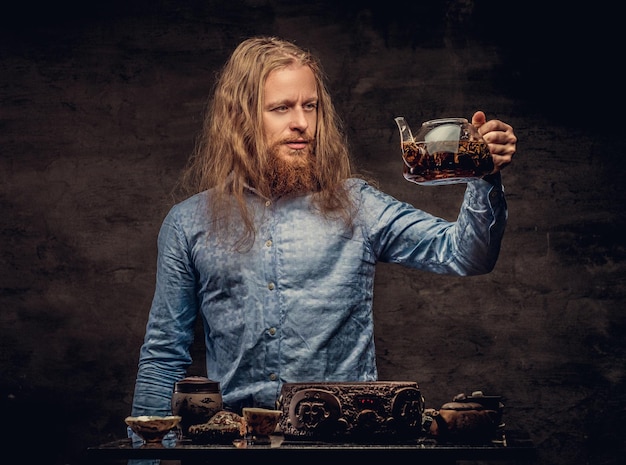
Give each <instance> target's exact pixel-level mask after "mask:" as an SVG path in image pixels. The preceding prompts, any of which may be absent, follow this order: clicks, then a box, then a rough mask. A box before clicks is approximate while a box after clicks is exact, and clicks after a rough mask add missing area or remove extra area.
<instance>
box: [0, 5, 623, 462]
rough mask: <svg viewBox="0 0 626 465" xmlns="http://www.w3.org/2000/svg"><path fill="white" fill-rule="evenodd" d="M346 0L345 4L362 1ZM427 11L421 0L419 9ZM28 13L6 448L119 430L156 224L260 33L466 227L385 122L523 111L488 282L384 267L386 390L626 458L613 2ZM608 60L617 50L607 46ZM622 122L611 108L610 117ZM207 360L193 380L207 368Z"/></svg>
mask: <svg viewBox="0 0 626 465" xmlns="http://www.w3.org/2000/svg"><path fill="white" fill-rule="evenodd" d="M350 3H352V2H350ZM422 3H424V4H422ZM503 3H505V2H496V1H494V0H476V1H472V0H456V1H430V2H408V1H407V2H402V1H399V2H382V1H374V0H361V1H360V2H358V4H357V5H356V6H349V5H348V4H347V2H346V4H344V3H341V2H337V1H313V2H304V1H291V2H287V1H282V0H229V1H217V0H205V1H192V2H175V1H173V0H170V1H168V0H161V1H148V0H135V1H126V2H123V1H121V0H113V1H109V2H77V1H68V0H66V1H60V2H46V3H44V2H32V1H31V2H22V3H20V4H19V5H14V8H13V9H12V11H8V10H7V11H4V12H3V16H2V19H0V26H1V27H0V151H1V152H0V206H1V210H0V213H1V215H0V237H1V238H2V240H1V242H0V257H1V262H2V267H1V268H0V309H1V312H0V322H1V324H0V349H1V350H0V395H1V398H0V412H2V414H3V415H2V416H3V418H2V421H0V423H1V424H2V436H1V437H2V438H3V439H4V443H5V445H10V446H14V447H15V448H16V449H17V450H19V451H21V453H22V457H23V460H21V461H20V462H21V463H30V462H29V457H30V453H31V452H34V451H41V450H45V451H46V456H47V457H48V462H49V463H54V464H57V463H58V464H73V463H78V462H79V461H80V459H81V457H82V453H83V451H84V450H85V448H86V447H88V446H90V445H95V444H98V443H102V442H105V441H108V440H112V439H117V438H121V437H123V436H124V434H125V427H124V424H123V419H124V417H125V416H126V415H127V414H128V413H129V411H130V403H131V396H132V389H133V381H134V375H135V371H136V363H137V356H138V349H139V346H140V344H141V341H142V337H143V331H144V325H145V322H146V318H147V312H148V308H149V305H150V302H151V298H152V292H153V281H154V268H155V267H154V262H155V255H156V248H155V244H156V235H157V231H158V228H159V226H160V222H161V220H162V218H163V216H164V215H165V213H166V211H167V210H168V209H169V207H170V206H171V203H172V199H171V197H170V192H171V189H172V188H173V187H174V183H175V181H176V178H177V175H178V174H179V172H180V169H181V167H182V166H183V164H184V161H185V159H186V157H187V156H188V154H189V153H190V151H191V149H192V147H193V143H194V139H195V137H196V135H197V133H198V131H199V129H200V123H201V119H202V113H203V110H204V105H205V102H206V98H207V96H208V95H209V93H210V89H211V87H212V84H213V77H214V74H215V72H216V70H217V69H218V68H219V67H220V66H221V64H222V63H223V62H224V60H225V58H226V57H227V56H228V54H229V53H230V52H231V51H232V49H233V48H234V46H235V45H236V44H237V43H238V42H239V41H240V40H241V39H243V38H245V37H248V36H250V35H253V34H276V35H280V36H283V37H285V38H289V39H294V40H296V41H298V42H299V43H300V44H302V45H303V46H305V47H308V48H311V49H312V50H314V51H315V52H316V53H318V54H319V55H320V56H321V57H322V60H323V63H324V64H325V67H326V71H327V74H328V76H329V80H330V87H331V90H332V92H333V93H334V95H335V102H336V104H337V107H338V109H339V111H340V113H341V114H342V115H343V118H344V120H345V122H346V127H347V130H348V133H349V136H350V140H351V144H352V148H353V151H354V154H355V157H356V159H357V162H358V166H359V168H360V169H361V170H362V171H365V172H368V173H370V174H372V175H374V176H375V177H376V178H377V179H378V180H379V182H380V186H381V187H382V188H383V190H385V191H387V192H389V193H391V194H393V195H395V196H397V197H398V198H401V199H403V200H407V201H410V202H412V203H413V204H415V205H416V206H418V207H420V208H423V209H425V210H427V211H431V212H433V213H435V214H438V215H441V216H444V217H446V218H450V219H453V218H454V217H455V215H456V212H457V208H458V205H459V203H460V199H461V196H462V192H463V186H440V187H436V188H433V187H419V186H416V185H413V184H409V183H407V182H406V181H404V180H403V179H402V177H401V160H400V151H399V136H398V134H397V129H396V127H395V123H394V121H393V118H394V117H395V116H398V115H404V116H405V117H406V118H407V120H408V121H409V123H410V124H411V125H414V126H416V127H417V126H418V125H419V124H420V123H421V121H424V120H426V119H432V118H437V117H442V116H466V117H471V114H472V112H473V111H474V110H477V109H483V110H484V111H486V113H487V115H488V117H490V118H500V119H503V120H506V121H508V122H510V123H511V124H512V125H513V126H514V127H515V129H516V133H517V135H518V137H519V145H518V154H517V155H516V157H515V161H514V163H513V165H512V166H511V167H509V168H508V169H507V170H506V171H505V173H504V182H505V185H506V191H507V194H508V201H509V209H510V222H509V226H508V230H507V233H506V237H505V241H504V245H503V249H502V254H501V257H500V261H499V263H498V265H497V267H496V269H495V270H494V271H493V272H492V273H491V274H489V275H487V276H482V277H475V278H462V279H458V278H450V277H441V276H433V275H429V274H424V273H419V272H415V271H409V270H405V269H402V268H399V267H397V266H390V265H381V266H380V268H379V272H378V275H377V281H376V302H375V306H376V311H375V312H376V324H377V326H376V330H377V348H378V353H379V368H380V376H381V379H383V380H385V379H386V380H412V381H413V380H414V381H417V382H418V383H419V384H420V386H421V388H422V390H423V393H424V395H425V397H426V402H427V404H428V406H431V407H438V406H439V405H441V404H442V403H443V402H446V401H448V400H450V399H451V397H452V396H454V395H455V394H457V393H459V392H467V393H469V392H471V391H473V390H476V389H482V390H483V391H485V393H487V394H498V395H502V396H504V402H505V405H506V410H505V420H506V421H507V424H508V425H509V426H510V427H511V428H521V429H526V430H528V431H529V432H530V433H531V435H532V437H533V439H534V441H535V442H536V444H537V446H538V449H539V463H542V464H563V465H565V464H568V465H569V464H617V463H623V462H621V460H623V456H624V453H626V448H625V440H624V427H623V421H624V420H623V418H624V414H625V413H626V412H625V405H626V386H625V381H626V380H625V368H626V367H625V364H624V356H625V355H626V342H625V340H624V330H625V329H626V316H625V314H624V302H625V300H626V284H625V282H624V274H625V270H626V248H625V245H626V243H625V235H624V232H625V231H624V225H625V221H624V218H623V212H624V208H623V205H624V201H625V200H626V195H625V194H626V192H625V188H624V182H623V173H624V161H623V150H622V149H621V148H620V147H621V145H620V144H619V143H620V142H621V139H622V137H623V134H622V128H621V126H622V120H620V119H617V118H616V117H617V115H618V113H619V112H620V111H621V107H620V101H619V97H620V96H621V95H622V94H623V92H622V91H619V90H618V86H617V84H618V81H619V74H618V73H617V71H616V69H615V66H616V63H615V62H614V61H611V60H606V59H605V58H603V57H605V56H608V57H611V56H613V57H614V58H616V57H618V55H617V53H618V52H619V51H618V49H617V47H613V46H612V44H616V43H617V42H616V38H617V34H618V32H619V29H618V28H615V27H614V26H615V24H613V22H616V19H613V16H615V15H612V14H611V13H610V10H606V9H603V8H601V6H602V5H601V2H593V4H591V3H588V4H587V5H582V6H580V7H579V9H573V7H571V6H569V7H568V9H562V10H559V9H552V10H551V12H546V11H544V9H543V8H542V4H541V3H540V2H538V1H534V0H532V1H530V2H529V1H526V2H521V1H516V2H506V5H504V4H503ZM612 54H614V55H612ZM614 118H615V119H614ZM202 363H203V361H202V355H201V352H200V351H199V350H197V349H196V359H195V363H194V366H193V367H192V370H191V373H190V374H203V373H202Z"/></svg>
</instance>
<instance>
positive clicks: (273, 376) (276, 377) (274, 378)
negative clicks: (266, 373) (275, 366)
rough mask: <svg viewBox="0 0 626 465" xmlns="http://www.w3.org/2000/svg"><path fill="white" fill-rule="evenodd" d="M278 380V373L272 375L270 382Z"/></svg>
mask: <svg viewBox="0 0 626 465" xmlns="http://www.w3.org/2000/svg"><path fill="white" fill-rule="evenodd" d="M276 379H278V376H276V373H272V374H270V381H276Z"/></svg>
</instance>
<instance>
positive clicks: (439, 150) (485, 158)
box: [395, 116, 494, 185]
mask: <svg viewBox="0 0 626 465" xmlns="http://www.w3.org/2000/svg"><path fill="white" fill-rule="evenodd" d="M395 122H396V124H397V125H398V129H399V130H400V143H401V148H402V158H403V160H404V170H403V175H404V178H405V179H406V180H407V181H411V182H414V183H416V184H422V185H442V184H457V183H463V182H470V181H474V180H476V179H480V178H482V177H483V176H485V175H487V174H489V173H492V172H493V170H494V164H493V158H492V157H491V153H490V152H489V147H488V146H487V143H486V142H485V140H484V139H483V138H482V136H481V135H480V133H479V132H478V129H476V128H475V127H474V126H473V125H472V124H471V123H469V122H468V120H467V119H465V118H443V119H434V120H430V121H426V122H425V123H422V126H421V127H420V129H419V131H418V132H417V133H416V135H415V137H413V134H412V133H411V129H409V125H408V124H407V122H406V121H405V119H404V117H402V116H399V117H397V118H395Z"/></svg>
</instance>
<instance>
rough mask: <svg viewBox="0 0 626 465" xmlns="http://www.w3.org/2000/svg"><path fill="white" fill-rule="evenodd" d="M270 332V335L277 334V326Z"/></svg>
mask: <svg viewBox="0 0 626 465" xmlns="http://www.w3.org/2000/svg"><path fill="white" fill-rule="evenodd" d="M269 333H270V336H273V335H274V334H276V328H270V329H269Z"/></svg>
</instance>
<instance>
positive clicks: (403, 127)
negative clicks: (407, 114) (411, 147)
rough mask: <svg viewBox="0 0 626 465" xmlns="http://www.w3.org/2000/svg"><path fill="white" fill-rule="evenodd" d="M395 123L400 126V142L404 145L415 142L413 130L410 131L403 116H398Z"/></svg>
mask: <svg viewBox="0 0 626 465" xmlns="http://www.w3.org/2000/svg"><path fill="white" fill-rule="evenodd" d="M395 122H396V124H397V125H398V129H399V130H400V140H401V142H402V143H405V142H414V139H413V134H412V133H411V129H409V125H408V124H407V122H406V121H405V120H404V117H403V116H398V117H397V118H395Z"/></svg>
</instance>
